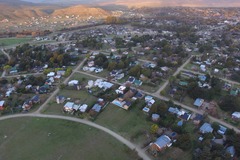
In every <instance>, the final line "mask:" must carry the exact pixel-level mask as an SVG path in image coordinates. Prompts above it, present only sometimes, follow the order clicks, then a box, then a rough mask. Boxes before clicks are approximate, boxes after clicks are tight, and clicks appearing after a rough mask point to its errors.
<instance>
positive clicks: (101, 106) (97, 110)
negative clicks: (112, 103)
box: [89, 98, 106, 116]
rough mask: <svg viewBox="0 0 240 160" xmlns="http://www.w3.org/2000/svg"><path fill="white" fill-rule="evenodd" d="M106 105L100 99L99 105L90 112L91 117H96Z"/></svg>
mask: <svg viewBox="0 0 240 160" xmlns="http://www.w3.org/2000/svg"><path fill="white" fill-rule="evenodd" d="M105 105H106V103H105V102H104V100H103V99H101V98H99V99H98V101H97V103H96V104H94V105H93V107H92V109H91V110H90V112H89V114H90V115H91V116H96V115H97V114H98V113H100V111H101V110H102V108H103V107H104V106H105Z"/></svg>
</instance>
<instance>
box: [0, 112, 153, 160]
mask: <svg viewBox="0 0 240 160" xmlns="http://www.w3.org/2000/svg"><path fill="white" fill-rule="evenodd" d="M22 117H39V118H50V119H61V120H67V121H72V122H77V123H82V124H85V125H88V126H91V127H94V128H97V129H99V130H101V131H103V132H105V133H108V134H109V135H111V136H113V137H114V138H116V139H117V140H118V141H120V142H122V143H123V144H125V145H126V146H127V147H129V148H130V149H131V150H135V151H136V152H137V153H138V156H139V157H141V158H142V159H144V160H151V159H150V158H149V157H148V155H147V154H146V153H145V152H144V150H143V149H141V148H139V147H137V146H136V145H135V144H133V143H132V142H130V141H128V140H127V139H125V138H124V137H122V136H120V135H119V134H117V133H115V132H113V131H111V130H110V129H108V128H105V127H103V126H100V125H98V124H96V123H93V122H91V121H88V120H84V119H79V118H74V117H67V116H60V115H44V114H38V113H30V114H15V115H10V116H4V117H0V121H1V120H7V119H12V118H22Z"/></svg>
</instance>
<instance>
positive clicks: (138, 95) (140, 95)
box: [134, 91, 144, 99]
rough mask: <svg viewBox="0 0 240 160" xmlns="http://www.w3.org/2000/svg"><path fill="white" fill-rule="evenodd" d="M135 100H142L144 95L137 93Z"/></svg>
mask: <svg viewBox="0 0 240 160" xmlns="http://www.w3.org/2000/svg"><path fill="white" fill-rule="evenodd" d="M134 97H135V98H136V99H142V98H143V97H144V93H142V92H140V91H137V93H136V94H135V96H134Z"/></svg>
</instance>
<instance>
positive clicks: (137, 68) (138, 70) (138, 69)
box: [128, 65, 141, 77]
mask: <svg viewBox="0 0 240 160" xmlns="http://www.w3.org/2000/svg"><path fill="white" fill-rule="evenodd" d="M128 74H129V75H130V76H134V77H139V76H140V74H141V66H140V65H136V66H134V67H132V68H131V69H130V70H129V72H128Z"/></svg>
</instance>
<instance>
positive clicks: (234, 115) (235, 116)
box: [232, 112, 240, 119]
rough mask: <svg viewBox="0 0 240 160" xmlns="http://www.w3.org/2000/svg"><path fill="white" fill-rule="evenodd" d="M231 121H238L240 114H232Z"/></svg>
mask: <svg viewBox="0 0 240 160" xmlns="http://www.w3.org/2000/svg"><path fill="white" fill-rule="evenodd" d="M232 119H240V112H234V113H233V114H232Z"/></svg>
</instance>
